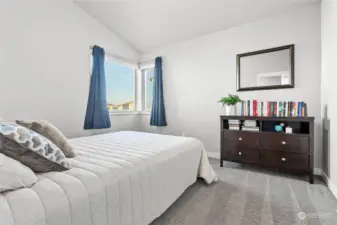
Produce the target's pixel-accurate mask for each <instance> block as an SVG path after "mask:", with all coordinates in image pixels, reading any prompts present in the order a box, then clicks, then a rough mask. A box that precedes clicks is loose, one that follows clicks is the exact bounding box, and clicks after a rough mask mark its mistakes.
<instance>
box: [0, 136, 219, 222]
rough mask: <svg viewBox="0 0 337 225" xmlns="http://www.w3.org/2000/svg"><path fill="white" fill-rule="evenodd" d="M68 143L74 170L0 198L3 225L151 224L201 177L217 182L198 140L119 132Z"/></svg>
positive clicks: (42, 177) (50, 175)
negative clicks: (74, 155) (72, 154)
mask: <svg viewBox="0 0 337 225" xmlns="http://www.w3.org/2000/svg"><path fill="white" fill-rule="evenodd" d="M70 142H71V144H72V145H73V146H74V147H75V150H76V152H77V154H78V156H77V157H75V158H73V159H69V161H70V164H71V166H72V169H70V170H68V171H65V172H62V173H60V172H52V173H46V174H41V175H39V176H38V178H39V180H38V182H37V183H36V184H35V185H33V186H32V187H31V188H24V189H19V190H16V191H12V192H7V193H4V194H3V195H1V194H0V225H147V224H149V223H151V222H152V221H153V220H154V219H156V218H157V217H159V216H160V215H161V214H162V213H163V212H164V211H165V210H166V209H167V208H168V207H169V206H170V205H171V204H172V203H173V202H174V201H175V200H176V199H177V198H178V197H179V196H180V195H181V194H182V193H183V192H184V191H185V190H186V188H187V187H189V186H190V185H192V184H193V183H194V182H195V181H196V178H197V176H199V177H202V178H203V179H204V180H205V181H206V183H211V182H213V181H216V180H217V176H216V174H215V173H214V171H213V169H212V168H211V166H210V165H209V162H208V159H207V156H206V152H205V150H204V147H203V145H202V143H201V142H200V141H198V140H196V139H193V138H183V137H174V136H164V135H157V134H148V133H140V132H117V133H109V134H104V135H98V136H91V137H84V138H77V139H72V140H70Z"/></svg>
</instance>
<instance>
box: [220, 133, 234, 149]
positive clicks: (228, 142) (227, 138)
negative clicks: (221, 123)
mask: <svg viewBox="0 0 337 225" xmlns="http://www.w3.org/2000/svg"><path fill="white" fill-rule="evenodd" d="M236 133H237V132H236V131H224V132H222V135H223V141H224V146H226V148H232V147H235V146H236V145H237V138H236Z"/></svg>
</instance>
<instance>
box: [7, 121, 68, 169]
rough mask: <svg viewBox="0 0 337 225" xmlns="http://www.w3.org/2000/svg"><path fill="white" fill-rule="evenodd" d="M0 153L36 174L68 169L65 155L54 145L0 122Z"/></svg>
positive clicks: (33, 134) (11, 124)
mask: <svg viewBox="0 0 337 225" xmlns="http://www.w3.org/2000/svg"><path fill="white" fill-rule="evenodd" d="M1 139H2V140H1ZM0 153H3V154H4V155H6V156H8V157H11V158H13V159H16V160H18V161H19V162H21V163H22V164H24V165H25V166H28V167H29V168H31V169H32V170H33V171H34V172H37V173H45V172H51V171H64V170H67V169H68V168H69V167H68V162H67V159H66V157H65V155H64V154H63V152H62V151H61V150H60V149H59V148H58V147H57V146H56V145H55V144H54V143H52V142H51V141H49V140H48V139H47V138H45V137H43V136H41V135H40V134H38V133H36V132H35V131H32V130H30V129H27V128H25V127H22V126H20V125H18V124H15V123H10V122H0Z"/></svg>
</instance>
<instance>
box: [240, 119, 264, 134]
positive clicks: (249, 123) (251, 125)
mask: <svg viewBox="0 0 337 225" xmlns="http://www.w3.org/2000/svg"><path fill="white" fill-rule="evenodd" d="M242 130H245V131H255V132H258V131H260V129H259V127H258V126H257V123H256V120H245V121H244V122H243V126H242Z"/></svg>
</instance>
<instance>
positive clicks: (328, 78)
mask: <svg viewBox="0 0 337 225" xmlns="http://www.w3.org/2000/svg"><path fill="white" fill-rule="evenodd" d="M336 84H337V1H335V0H323V2H322V116H323V120H324V121H325V122H324V139H323V140H324V145H323V146H324V157H323V159H324V167H323V169H324V172H325V173H326V175H327V176H328V178H329V179H330V181H331V184H332V186H334V187H335V190H334V191H335V195H336V197H337V139H336V136H337V104H336V96H337V87H336Z"/></svg>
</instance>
